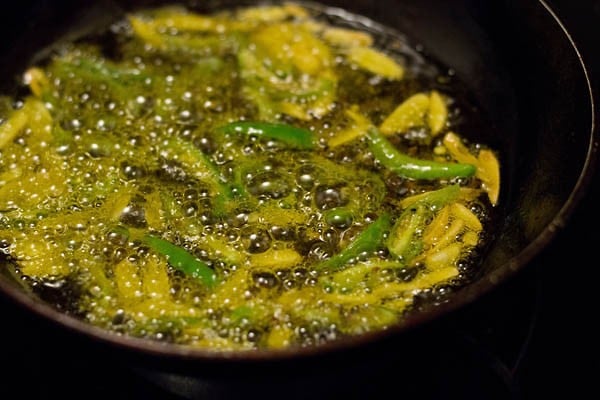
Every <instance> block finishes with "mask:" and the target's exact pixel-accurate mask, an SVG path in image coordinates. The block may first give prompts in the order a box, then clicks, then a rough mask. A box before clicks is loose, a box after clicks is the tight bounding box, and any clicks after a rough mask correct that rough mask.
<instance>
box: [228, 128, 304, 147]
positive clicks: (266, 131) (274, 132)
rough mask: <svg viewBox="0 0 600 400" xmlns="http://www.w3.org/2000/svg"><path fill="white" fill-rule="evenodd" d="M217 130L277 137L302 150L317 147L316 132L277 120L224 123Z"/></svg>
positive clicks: (278, 139)
mask: <svg viewBox="0 0 600 400" xmlns="http://www.w3.org/2000/svg"><path fill="white" fill-rule="evenodd" d="M217 131H218V132H221V133H229V134H233V133H237V134H244V135H256V136H259V137H266V138H269V139H275V140H277V141H279V142H282V143H284V144H286V145H287V146H288V147H290V148H294V149H300V150H308V149H312V148H314V147H315V137H314V134H313V133H312V132H311V131H309V130H308V129H304V128H300V127H297V126H293V125H288V124H283V123H277V122H258V121H238V122H232V123H229V124H226V125H223V126H221V127H219V128H217Z"/></svg>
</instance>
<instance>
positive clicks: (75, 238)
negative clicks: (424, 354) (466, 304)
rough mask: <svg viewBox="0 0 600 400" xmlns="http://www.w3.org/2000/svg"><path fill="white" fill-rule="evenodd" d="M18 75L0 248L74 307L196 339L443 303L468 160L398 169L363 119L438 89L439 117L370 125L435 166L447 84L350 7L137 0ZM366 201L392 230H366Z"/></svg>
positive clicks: (198, 343)
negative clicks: (297, 133) (419, 202)
mask: <svg viewBox="0 0 600 400" xmlns="http://www.w3.org/2000/svg"><path fill="white" fill-rule="evenodd" d="M278 36H279V37H278ZM306 43H308V45H309V46H312V47H310V48H307V47H306V45H305V44H306ZM383 44H385V45H383ZM369 57H371V58H369ZM373 58H374V59H375V60H378V62H376V63H375V65H374V63H373V62H371V61H370V60H372V59H373ZM381 65H386V66H387V69H383V70H382V69H381V68H380V67H381ZM28 74H29V75H27V76H29V77H30V79H29V80H27V81H26V82H25V83H27V86H26V87H25V88H26V89H28V90H30V91H31V92H32V93H31V94H30V95H29V96H27V97H23V98H19V99H10V101H12V102H13V103H12V104H13V107H12V108H13V109H14V110H15V111H13V112H12V113H7V115H6V116H3V124H4V125H3V126H4V128H3V129H4V130H2V132H0V133H2V134H0V139H2V135H4V136H5V137H7V138H8V139H6V140H4V139H2V140H0V143H2V146H1V147H0V151H1V157H0V182H1V183H0V235H1V239H2V244H3V245H2V252H3V254H4V255H5V256H4V258H5V259H6V260H5V261H6V262H5V264H6V268H9V269H11V270H12V271H13V273H14V274H16V275H17V276H18V277H19V278H20V279H21V281H22V283H23V284H24V285H25V286H26V287H28V288H30V289H31V290H32V291H33V292H34V293H35V294H36V295H38V296H39V297H40V298H42V299H43V300H45V301H47V302H48V303H49V304H52V305H53V306H54V307H56V308H57V309H59V310H61V311H63V312H65V313H68V314H70V315H72V316H74V317H76V318H79V319H82V320H84V321H86V322H88V323H90V324H93V325H97V326H100V327H103V328H105V329H107V330H110V331H114V332H116V333H118V334H121V335H130V336H136V337H142V338H148V339H150V340H156V341H162V342H168V343H176V344H181V345H186V346H194V347H198V348H204V349H210V350H215V349H216V350H251V349H259V348H269V349H272V348H282V347H290V346H313V345H319V344H323V343H327V342H330V341H333V340H337V339H338V338H340V337H347V336H352V335H359V334H363V333H365V332H369V331H374V330H379V329H385V328H387V327H389V326H392V325H395V324H401V323H402V321H403V319H404V318H405V316H406V315H407V314H408V313H411V312H415V310H417V309H418V308H419V307H420V304H421V303H423V302H426V303H432V302H434V303H435V302H442V301H445V299H446V297H447V295H448V294H449V293H450V292H451V291H452V288H454V287H460V285H462V284H464V283H466V282H467V281H468V277H469V273H468V272H469V271H471V270H475V269H476V266H477V260H478V256H479V255H480V252H481V251H482V249H483V248H485V243H486V240H487V238H488V237H487V234H488V233H487V230H486V229H487V227H488V225H489V221H490V218H491V216H492V214H493V204H491V203H490V200H489V198H488V197H486V192H485V190H484V188H485V184H482V180H481V176H479V175H476V176H475V177H468V178H460V177H457V178H452V179H437V180H420V179H410V178H407V177H403V176H399V175H398V174H396V173H393V172H391V171H389V170H387V169H386V168H384V167H383V166H382V165H381V162H379V161H378V160H377V158H376V157H375V156H374V154H373V151H372V150H371V147H370V143H369V138H368V137H367V135H365V131H366V130H367V129H366V128H365V125H364V123H363V122H364V121H366V120H368V121H370V123H371V124H373V125H375V126H382V124H383V123H384V122H385V120H386V119H387V118H388V117H389V116H390V115H391V114H393V113H394V111H395V110H396V109H397V107H398V105H399V104H401V103H402V102H403V101H405V100H406V99H408V98H409V97H410V96H412V95H414V94H415V93H431V92H436V93H443V94H444V102H445V103H444V104H445V107H447V114H448V115H447V117H446V120H445V122H444V124H443V126H442V127H440V128H439V130H440V131H441V132H433V129H432V128H431V126H428V125H427V124H423V125H419V124H414V126H410V127H408V128H407V129H402V130H398V131H397V132H394V133H393V134H389V135H388V138H389V140H390V143H391V144H392V145H393V146H395V147H396V148H398V149H401V150H402V151H405V152H407V153H410V154H411V155H414V156H415V157H421V158H424V159H432V158H436V157H437V159H440V160H444V161H456V160H455V159H453V158H452V153H451V151H450V150H449V147H448V145H445V144H444V141H443V140H442V137H444V134H448V133H453V132H454V131H459V130H460V129H461V125H460V119H466V118H468V117H469V116H468V115H465V114H464V113H463V114H461V112H462V109H461V107H460V101H462V100H461V98H459V97H456V96H457V93H461V92H462V91H464V89H463V88H460V87H459V83H458V82H455V81H454V80H453V79H452V77H451V76H449V75H448V74H447V71H446V70H444V69H443V68H440V66H438V65H437V64H435V63H434V62H432V61H431V60H428V59H426V58H425V57H424V56H423V55H422V54H421V53H419V52H418V51H416V50H414V49H413V48H412V47H411V46H410V45H409V43H408V42H407V41H406V39H405V38H404V37H403V36H402V35H400V34H399V33H398V32H395V31H392V30H389V29H387V28H385V27H382V26H380V25H378V24H377V23H375V22H373V21H369V20H367V19H365V18H363V17H360V16H356V15H352V14H350V13H346V12H341V11H340V10H337V9H336V10H331V9H328V8H325V7H320V6H317V5H311V6H310V7H305V6H300V5H295V4H288V5H284V6H264V7H253V8H245V9H236V10H229V11H222V12H218V13H215V14H210V15H204V14H197V13H195V12H194V11H193V10H188V9H183V8H164V9H150V10H140V11H139V12H136V13H135V14H131V15H130V16H129V17H128V19H126V20H123V21H118V22H116V23H115V24H114V25H113V26H111V27H110V29H108V30H107V31H105V32H102V33H100V34H97V35H95V36H90V37H87V36H86V37H82V38H80V39H78V40H77V41H74V42H71V43H66V44H65V43H62V44H60V45H57V47H56V49H55V51H54V52H53V53H52V55H51V56H50V57H49V58H47V59H46V60H45V61H44V62H43V63H40V64H39V65H37V66H34V67H32V69H30V70H28ZM32 77H33V78H32ZM32 79H33V80H32ZM5 97H6V96H5ZM4 100H7V99H4ZM22 110H25V111H22ZM31 110H33V111H31ZM19 112H20V114H19ZM15 115H17V116H18V117H15ZM18 118H21V119H23V120H24V121H26V122H23V123H22V125H23V126H22V127H21V128H20V129H13V131H15V132H13V131H11V130H10V128H6V126H14V125H15V124H16V123H21V122H19V121H20V120H19V119H18ZM232 121H269V122H273V121H276V122H278V123H282V124H288V125H293V126H297V127H301V128H303V129H305V130H306V131H307V132H310V134H311V135H312V136H313V137H314V138H315V145H314V147H313V148H311V149H310V150H298V149H295V148H290V147H289V146H287V145H286V143H285V142H281V141H279V140H277V139H274V138H264V137H261V136H260V135H257V134H256V131H255V132H254V133H252V132H250V133H249V134H248V135H238V134H235V133H231V132H229V133H222V132H221V131H219V130H218V129H217V128H218V127H220V126H223V125H226V124H228V123H231V122H232ZM11 124H12V125H11ZM465 135H466V136H468V132H465ZM465 143H466V144H468V142H465ZM475 145H477V146H475ZM445 146H446V147H445ZM481 148H484V149H485V148H486V147H485V144H481V143H476V144H475V143H474V144H473V145H472V146H471V147H470V151H472V152H473V155H472V157H474V158H475V159H477V158H476V156H477V151H475V150H473V149H481ZM452 185H456V186H460V187H461V192H460V193H461V195H459V196H458V197H456V198H455V199H454V200H453V201H452V202H451V204H445V205H443V206H439V207H432V208H431V209H428V210H427V217H426V218H424V220H423V221H422V222H421V223H420V225H419V226H415V227H413V228H411V229H413V231H412V232H410V236H411V237H412V238H413V239H412V240H413V241H415V243H417V242H418V246H417V245H414V246H413V247H414V248H415V249H416V248H417V247H418V248H419V250H418V252H417V253H414V254H410V255H409V254H408V253H406V254H400V255H399V254H394V251H391V250H390V249H389V248H388V246H386V243H389V241H390V240H391V239H390V236H394V235H402V234H405V235H406V234H407V233H406V232H407V231H406V228H405V227H404V228H402V229H404V230H402V231H399V229H400V228H397V227H396V226H397V225H398V226H400V225H402V224H401V223H400V221H401V220H402V219H403V218H406V217H405V216H403V214H402V212H403V211H404V210H406V209H410V207H411V206H410V205H406V204H407V202H409V200H410V199H411V198H413V197H414V196H417V197H418V196H419V195H423V194H424V193H429V192H432V191H437V190H441V189H443V188H445V187H449V186H452ZM415 198H416V197H415ZM384 215H385V216H388V215H389V216H390V219H391V222H392V223H393V227H392V226H391V225H390V227H388V228H387V230H386V231H385V232H384V233H383V234H382V235H380V237H377V238H375V237H374V238H369V237H366V234H365V231H366V230H367V228H368V227H369V226H372V225H373V224H375V223H378V221H381V218H382V216H384ZM444 218H445V219H444ZM434 225H435V227H434ZM484 228H485V229H484ZM399 232H400V233H399ZM148 235H153V236H154V237H159V238H160V240H161V242H159V243H160V245H158V246H157V245H156V242H152V241H149V240H148V239H147V238H148ZM369 240H370V241H371V242H373V243H374V244H369V245H366V244H364V243H367V242H368V241H369ZM375 242H376V243H375ZM357 243H362V244H359V245H357ZM442 243H443V245H442ZM353 248H358V249H359V250H357V251H355V252H354V253H351V254H350V253H347V254H349V255H348V256H347V257H346V256H344V258H343V263H341V264H340V265H336V266H335V267H334V268H329V269H328V268H324V267H323V266H324V265H331V263H329V264H328V260H332V259H335V258H336V256H337V255H339V254H346V253H344V252H347V251H348V250H347V249H353ZM411 251H412V250H411ZM415 251H417V250H415ZM192 260H193V261H192ZM192 266H194V267H192ZM194 268H196V269H194ZM203 268H204V269H203ZM207 270H208V271H211V274H213V275H212V278H214V282H213V281H210V282H213V283H211V284H210V285H207V284H206V281H202V279H199V277H200V275H201V272H199V271H207ZM212 278H211V279H212ZM206 279H208V278H206Z"/></svg>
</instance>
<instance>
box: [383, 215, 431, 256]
mask: <svg viewBox="0 0 600 400" xmlns="http://www.w3.org/2000/svg"><path fill="white" fill-rule="evenodd" d="M429 214H430V213H429V212H428V209H427V207H426V206H425V205H424V204H422V203H417V204H415V205H413V206H411V207H409V208H407V209H405V210H404V211H402V214H400V216H399V217H398V219H397V220H396V223H395V224H394V226H393V227H392V230H391V232H390V236H389V238H388V240H387V242H386V245H387V248H388V250H389V251H390V253H391V254H393V255H395V256H396V257H400V258H401V259H402V261H404V262H405V263H407V262H409V261H410V260H411V259H413V258H414V257H415V256H416V255H417V254H419V253H420V252H421V251H422V250H423V241H422V240H421V238H419V237H417V231H418V230H419V228H423V227H424V226H425V222H426V220H427V216H428V215H429Z"/></svg>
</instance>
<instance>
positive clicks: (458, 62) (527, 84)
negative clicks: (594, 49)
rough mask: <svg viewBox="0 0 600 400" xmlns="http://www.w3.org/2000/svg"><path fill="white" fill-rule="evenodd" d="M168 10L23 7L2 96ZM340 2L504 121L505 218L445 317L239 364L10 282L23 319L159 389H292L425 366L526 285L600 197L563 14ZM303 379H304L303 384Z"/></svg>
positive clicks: (429, 2)
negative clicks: (528, 273)
mask: <svg viewBox="0 0 600 400" xmlns="http://www.w3.org/2000/svg"><path fill="white" fill-rule="evenodd" d="M116 3H118V4H119V5H118V6H117V5H116ZM158 3H160V2H156V1H146V2H144V1H121V2H110V1H96V2H85V4H83V2H77V1H68V0H62V1H60V0H57V1H38V2H29V3H27V2H25V3H23V4H21V6H22V7H24V10H23V11H24V13H21V14H18V13H16V14H15V15H14V20H13V21H12V22H13V24H12V25H14V26H13V27H12V28H13V29H11V30H10V34H9V36H7V39H5V40H3V41H2V43H1V45H2V50H3V51H2V53H1V54H2V62H1V63H0V69H1V71H0V72H2V74H1V75H0V76H2V77H3V80H2V81H1V82H0V83H1V87H2V88H3V89H4V90H10V88H11V87H12V86H13V85H14V80H12V79H11V78H12V77H14V76H16V73H18V72H19V71H20V70H21V69H22V68H23V67H24V66H26V65H27V64H28V63H29V61H30V60H31V59H32V57H33V56H34V55H35V53H36V52H37V51H38V50H39V49H42V48H44V47H45V46H47V45H49V44H50V43H52V41H53V40H55V39H58V38H63V37H70V36H77V35H79V34H81V33H83V32H86V31H87V30H88V29H91V28H94V27H98V26H101V25H102V24H106V23H109V22H110V21H111V19H112V18H114V17H118V16H119V15H120V13H121V12H122V11H123V10H127V9H130V8H134V7H137V6H142V5H150V4H158ZM223 3H225V4H238V3H239V2H234V1H226V0H223V1H216V0H211V1H204V2H202V1H197V2H196V6H198V7H200V8H201V9H202V8H205V7H208V8H210V7H214V6H218V5H221V4H223ZM327 4H330V5H332V6H337V7H344V8H346V9H348V10H350V11H353V12H355V13H358V14H364V15H366V16H368V17H370V18H372V19H374V20H375V21H377V22H380V23H382V24H384V25H387V26H391V27H394V28H396V29H398V30H400V31H401V32H403V33H404V34H405V35H406V36H407V37H408V39H409V40H410V41H411V42H412V43H413V44H415V45H417V44H418V45H420V46H422V47H423V49H424V50H423V51H424V53H425V54H427V55H428V56H431V57H433V58H434V59H436V60H438V61H439V62H440V63H442V64H443V65H446V66H448V67H449V68H452V69H453V70H454V71H455V74H456V77H457V78H458V79H459V80H460V81H461V82H462V83H464V84H465V86H466V87H467V88H468V91H469V94H470V95H471V96H472V100H473V104H474V105H476V107H477V112H478V113H481V115H483V116H485V119H486V120H487V121H489V122H490V126H489V128H490V129H489V130H486V131H484V132H481V133H480V134H481V140H482V141H483V142H486V143H490V144H491V145H492V146H494V147H495V148H498V149H499V150H500V154H501V155H502V160H501V162H502V165H503V166H504V168H503V171H502V181H503V185H504V192H503V194H502V197H501V205H500V207H501V210H500V213H501V215H502V218H500V220H499V226H498V229H497V233H496V237H495V240H494V242H493V244H492V246H491V248H490V249H489V252H488V254H487V255H486V257H485V259H484V261H483V264H482V266H481V273H480V274H479V276H478V277H477V279H476V281H475V282H474V283H473V284H471V285H470V286H468V287H466V288H464V289H463V290H461V291H460V292H457V293H456V294H455V295H454V296H453V298H452V299H451V301H450V302H449V303H447V304H445V305H444V306H441V307H437V308H434V309H432V310H429V311H427V312H423V313H422V314H418V315H416V316H414V317H413V318H411V319H410V320H409V322H408V324H406V325H403V326H402V327H398V328H397V329H393V328H392V329H389V330H387V331H386V332H379V333H373V334H369V335H365V336H362V337H359V338H352V339H347V340H343V341H340V342H337V343H333V344H331V345H327V346H324V347H320V348H311V349H302V350H291V351H285V352H283V353H281V352H279V353H250V354H247V353H244V354H233V355H212V354H207V353H204V352H200V351H194V350H188V349H175V348H168V347H167V348H165V347H164V346H162V345H158V344H156V343H150V342H144V341H140V340H134V339H126V338H123V337H115V336H113V335H110V334H107V333H105V332H102V331H99V330H97V329H95V328H92V327H89V326H86V325H84V324H82V323H81V322H79V321H76V320H73V319H71V318H69V317H65V316H64V315H61V314H58V313H57V312H55V311H53V310H52V309H51V308H49V307H47V306H46V305H44V304H42V303H40V302H38V301H36V300H35V299H32V298H30V297H28V296H27V295H25V294H24V293H23V292H22V291H21V290H20V289H19V288H18V285H16V284H15V283H14V282H11V281H10V279H8V278H7V277H5V276H0V293H2V294H3V295H5V296H6V297H7V298H8V299H10V300H11V301H12V300H14V303H15V307H19V308H20V309H22V311H23V312H26V313H33V314H34V315H36V316H38V317H40V318H42V319H43V320H45V321H51V323H52V324H54V326H56V327H58V329H61V330H64V331H65V332H66V333H67V334H71V335H73V337H74V338H76V339H77V340H78V343H82V344H83V345H86V346H87V347H86V348H88V349H90V350H92V351H95V350H101V351H103V352H104V351H105V350H109V351H110V352H111V354H114V355H115V357H117V358H118V359H120V360H121V359H122V360H126V361H127V362H129V363H131V364H132V365H133V366H134V367H136V368H139V370H140V371H141V373H143V374H145V375H147V376H150V377H152V379H163V378H165V377H166V376H168V377H172V376H173V375H170V374H177V375H174V376H186V377H193V378H203V379H204V378H207V377H210V378H214V379H229V378H230V377H232V376H234V377H236V378H238V379H239V381H240V382H243V384H246V385H250V384H252V387H254V388H255V389H261V388H263V387H264V384H266V382H265V379H264V377H265V376H268V377H269V379H267V381H268V384H273V382H272V379H274V378H275V377H277V379H281V380H283V381H282V382H284V383H283V384H281V383H280V385H284V386H285V384H286V382H287V383H288V384H289V382H290V380H288V378H289V377H290V376H293V377H294V378H298V377H310V378H311V379H315V378H320V379H323V380H326V379H327V378H328V373H327V372H328V371H330V370H331V369H332V368H336V369H339V368H344V367H346V366H347V365H348V363H347V362H346V361H344V360H347V359H348V358H349V357H350V358H352V359H354V360H357V359H358V360H369V362H373V361H374V360H376V359H377V357H381V356H383V355H385V354H386V353H387V352H389V351H401V352H404V353H405V354H406V357H407V359H409V360H416V359H418V354H419V344H423V343H429V344H431V343H438V344H439V343H443V340H444V338H443V337H439V335H437V334H436V327H437V326H438V325H437V324H438V323H439V321H442V320H445V319H447V318H451V317H452V314H453V313H454V312H455V311H456V310H459V309H461V308H463V307H465V306H467V305H469V304H472V303H476V302H478V301H481V298H482V297H484V296H486V295H487V294H488V293H490V292H493V291H494V290H496V289H497V288H498V287H499V286H500V285H502V284H505V283H506V282H507V281H510V280H511V279H513V278H514V277H515V276H518V275H519V274H523V273H524V270H526V269H527V268H528V267H529V266H530V265H531V263H532V261H534V260H535V259H536V257H538V255H539V254H540V253H541V252H542V251H543V250H544V249H545V248H547V247H549V246H551V245H552V244H553V242H554V239H555V237H556V235H557V232H560V231H561V230H562V229H563V228H564V227H565V226H566V225H568V224H569V222H570V218H571V215H572V214H573V213H574V211H575V210H576V209H577V207H578V205H579V203H580V199H581V198H582V196H583V195H584V194H585V193H586V191H588V190H589V186H590V181H591V176H592V172H593V166H594V164H595V163H596V153H595V151H594V146H597V142H598V136H599V134H598V132H597V131H595V130H594V99H593V97H592V90H591V87H590V83H589V80H588V76H587V72H586V66H585V65H584V63H583V61H582V59H581V58H580V55H579V53H578V50H577V48H576V47H575V45H574V44H573V43H572V41H571V40H570V37H569V35H568V33H567V32H566V31H565V29H564V27H563V26H562V25H561V23H560V21H559V20H558V18H557V16H556V15H555V14H554V13H553V11H552V10H551V9H550V8H549V7H548V6H547V4H546V3H544V2H543V1H537V0H513V1H511V0H498V1H475V0H473V1H470V0H460V1H458V0H456V1H446V0H395V1H394V0H389V1H368V0H355V1H342V0H334V1H328V2H327ZM23 16H25V17H26V18H24V20H23V19H20V17H23ZM406 343H417V345H415V346H410V345H409V346H407V345H406ZM352 365H355V364H352ZM417 365H420V364H417ZM421 367H423V366H421ZM291 368H295V369H296V370H297V371H302V372H294V373H293V374H292V373H291V372H292V369H291ZM165 374H169V375H165ZM298 374H299V375H298ZM260 377H263V378H260ZM280 382H281V381H280Z"/></svg>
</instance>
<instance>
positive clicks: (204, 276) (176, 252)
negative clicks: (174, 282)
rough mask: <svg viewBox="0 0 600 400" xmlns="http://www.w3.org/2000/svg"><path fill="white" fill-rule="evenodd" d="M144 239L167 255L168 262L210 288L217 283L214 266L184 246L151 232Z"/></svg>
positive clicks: (155, 249) (156, 249)
mask: <svg viewBox="0 0 600 400" xmlns="http://www.w3.org/2000/svg"><path fill="white" fill-rule="evenodd" d="M142 241H143V242H144V243H145V244H146V245H148V246H149V247H150V248H151V249H152V250H154V251H156V252H157V253H159V254H160V255H163V256H165V257H166V258H167V262H168V263H169V264H170V265H171V266H172V267H173V268H175V269H177V270H178V271H181V272H183V273H184V274H186V275H189V276H191V277H194V278H197V279H198V280H200V282H202V283H203V284H204V285H206V286H207V287H209V288H210V287H213V286H214V285H215V284H216V283H217V278H216V275H215V272H214V271H213V270H212V268H210V267H209V266H208V265H207V264H206V263H204V262H202V261H200V260H198V259H197V258H196V257H194V256H193V255H192V254H190V253H188V252H187V251H186V250H185V249H184V248H182V247H179V246H177V245H175V244H173V243H171V242H169V241H167V240H164V239H161V238H159V237H156V236H154V235H150V234H146V235H144V237H143V239H142Z"/></svg>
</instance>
